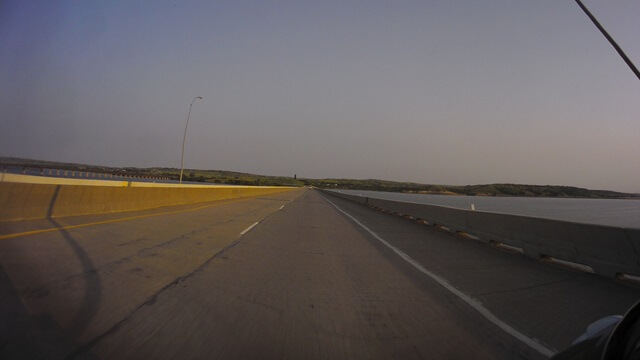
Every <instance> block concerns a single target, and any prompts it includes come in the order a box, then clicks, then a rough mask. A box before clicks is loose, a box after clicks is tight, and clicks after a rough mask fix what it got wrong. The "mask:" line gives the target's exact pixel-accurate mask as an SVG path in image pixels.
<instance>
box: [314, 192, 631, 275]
mask: <svg viewBox="0 0 640 360" xmlns="http://www.w3.org/2000/svg"><path fill="white" fill-rule="evenodd" d="M323 192H324V193H325V194H328V195H332V196H336V197H340V198H343V199H347V200H351V201H354V202H357V203H360V204H364V205H369V206H372V207H376V208H380V209H383V210H387V211H391V212H394V213H398V214H402V215H408V216H412V217H414V218H416V219H421V220H425V221H427V222H428V223H429V224H431V225H440V226H444V227H446V228H448V229H450V231H453V232H464V233H467V234H470V235H473V236H475V237H477V238H478V239H479V240H480V241H483V242H487V243H498V244H506V245H509V246H511V247H516V248H519V249H521V250H522V251H523V253H524V254H525V255H526V256H529V257H531V258H535V259H548V258H551V259H556V260H562V261H568V262H571V263H576V264H580V265H587V266H589V267H590V268H591V269H592V270H593V271H594V272H595V273H597V274H600V275H603V276H607V277H621V276H625V275H631V276H635V277H640V229H625V228H617V227H611V226H603V225H590V224H582V223H573V222H568V221H561V220H551V219H542V218H534V217H527V216H519V215H507V214H498V213H490V212H482V211H472V210H462V209H454V208H449V207H444V206H436V205H425V204H415V203H404V202H400V201H392V200H382V199H374V198H367V197H362V196H355V195H347V194H342V193H338V192H335V191H326V190H325V191H323Z"/></svg>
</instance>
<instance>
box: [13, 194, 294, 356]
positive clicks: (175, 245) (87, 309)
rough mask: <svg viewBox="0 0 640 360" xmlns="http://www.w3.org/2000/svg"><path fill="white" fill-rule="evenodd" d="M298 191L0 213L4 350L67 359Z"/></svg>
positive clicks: (288, 200)
mask: <svg viewBox="0 0 640 360" xmlns="http://www.w3.org/2000/svg"><path fill="white" fill-rule="evenodd" d="M302 191H303V190H302V189H301V190H296V191H291V192H286V193H280V194H274V195H268V196H261V197H257V198H249V199H235V200H225V201H218V202H212V203H204V204H193V205H183V206H174V207H166V208H158V209H153V210H147V211H136V212H123V213H111V214H103V215H91V216H77V217H68V218H58V219H43V220H36V221H8V222H0V343H1V344H0V345H1V346H0V358H3V359H4V358H7V359H9V358H51V359H58V358H65V357H66V356H68V355H69V354H70V353H71V352H73V351H74V350H75V349H77V348H78V347H79V346H80V345H82V344H85V343H87V342H89V341H91V340H92V339H95V338H96V337H98V336H100V335H101V334H103V333H105V332H106V331H108V330H109V329H111V328H112V327H113V326H114V325H115V324H117V323H118V322H119V321H121V320H122V319H123V318H126V317H127V316H128V315H129V314H130V313H132V312H133V311H135V309H136V308H138V307H139V306H141V305H142V304H144V303H146V302H148V301H150V299H152V298H153V297H154V296H155V295H156V294H157V293H158V292H159V291H162V289H164V288H166V287H167V286H170V285H171V284H172V283H173V282H175V281H176V280H178V279H180V278H181V277H184V276H188V275H189V274H191V273H192V272H193V271H195V270H196V269H197V268H199V267H200V266H202V265H203V264H205V263H206V262H207V261H209V260H210V259H211V258H212V257H214V256H215V255H216V254H217V253H219V252H220V251H221V250H222V249H224V248H225V247H227V246H229V245H230V244H233V242H234V241H235V240H236V239H238V238H239V237H240V236H241V235H240V233H241V232H242V231H243V230H244V229H246V228H247V227H248V226H250V225H252V224H254V223H255V222H258V221H262V220H263V219H265V218H266V217H268V216H269V215H270V214H272V213H274V212H277V211H278V209H279V208H280V207H281V206H283V205H286V204H288V203H289V202H290V201H291V200H292V199H294V198H295V197H296V196H299V195H300V193H301V192H302ZM55 228H57V230H56V231H48V230H51V229H55ZM34 232H35V233H34Z"/></svg>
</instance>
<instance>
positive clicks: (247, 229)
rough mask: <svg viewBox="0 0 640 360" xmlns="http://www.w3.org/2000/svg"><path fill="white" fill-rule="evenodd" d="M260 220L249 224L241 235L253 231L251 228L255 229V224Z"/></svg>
mask: <svg viewBox="0 0 640 360" xmlns="http://www.w3.org/2000/svg"><path fill="white" fill-rule="evenodd" d="M258 223H259V221H256V222H255V223H253V225H251V226H249V227H248V228H246V229H244V230H243V231H242V232H241V233H240V235H244V234H246V233H248V232H249V231H251V229H253V227H254V226H256V225H258Z"/></svg>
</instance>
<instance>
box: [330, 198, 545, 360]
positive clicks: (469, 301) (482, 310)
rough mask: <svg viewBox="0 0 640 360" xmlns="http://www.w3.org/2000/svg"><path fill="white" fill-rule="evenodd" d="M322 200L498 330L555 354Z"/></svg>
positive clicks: (348, 215)
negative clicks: (460, 300)
mask: <svg viewBox="0 0 640 360" xmlns="http://www.w3.org/2000/svg"><path fill="white" fill-rule="evenodd" d="M322 198H323V199H324V200H325V201H326V202H328V203H329V204H331V205H333V207H335V208H336V209H337V210H338V211H340V212H341V213H343V214H344V215H346V216H347V217H349V218H350V219H351V220H353V221H354V222H355V223H356V224H358V225H359V226H360V227H361V228H363V229H365V230H366V231H367V232H368V233H369V234H371V236H373V237H374V238H376V239H377V240H378V241H380V242H381V243H383V244H384V245H385V246H387V247H388V248H389V249H391V250H393V252H395V253H396V254H398V255H399V256H400V257H401V258H402V259H403V260H404V261H406V262H408V263H409V264H411V265H413V267H415V268H416V269H418V270H419V271H420V272H421V273H423V274H425V275H427V276H429V277H430V278H432V279H433V280H435V281H436V282H437V283H438V284H440V285H442V286H443V287H444V288H445V289H447V290H449V291H450V292H451V293H453V294H455V295H456V296H457V297H459V298H460V299H462V301H464V302H466V303H467V304H469V305H470V306H471V307H472V308H474V309H476V310H477V311H478V312H479V313H480V314H481V315H482V316H484V317H485V318H486V319H487V320H489V321H491V322H492V323H493V324H495V325H497V326H498V327H499V328H501V329H502V330H504V331H505V332H506V333H507V334H509V335H511V336H513V337H514V338H516V339H518V340H520V341H522V342H523V343H525V344H526V345H527V346H529V347H530V348H532V349H534V350H536V351H537V352H539V353H541V354H542V355H545V356H548V357H551V356H553V355H555V354H556V352H555V351H554V350H552V349H549V348H548V347H546V346H544V345H542V344H541V343H539V342H538V341H536V340H534V339H532V338H530V337H528V336H526V335H524V334H523V333H521V332H519V331H518V330H516V329H514V328H513V327H511V326H510V325H508V324H507V323H505V322H504V321H502V320H500V319H499V318H498V317H497V316H495V315H494V314H493V313H491V311H489V310H487V308H485V307H484V306H482V304H480V302H479V301H478V300H476V299H474V298H472V297H471V296H469V295H466V294H464V293H463V292H462V291H460V290H458V289H457V288H455V287H454V286H453V285H451V284H449V282H448V281H447V280H445V279H444V278H441V277H440V276H438V275H436V274H434V273H432V272H431V271H429V270H427V269H425V268H424V267H423V266H422V265H420V263H418V262H417V261H415V260H413V259H412V258H411V257H410V256H409V255H407V254H405V253H404V252H403V251H402V250H400V249H397V248H395V247H394V246H393V245H391V244H389V243H388V242H387V241H386V240H384V239H383V238H381V237H380V236H378V234H376V233H375V232H373V231H372V230H371V229H369V228H368V227H366V226H365V225H363V224H362V223H361V222H360V221H358V220H357V219H356V218H354V217H353V216H351V215H350V214H348V213H347V212H346V211H344V210H342V209H340V208H339V207H338V206H337V205H336V204H334V203H332V202H331V201H329V200H327V199H326V198H325V197H324V196H322Z"/></svg>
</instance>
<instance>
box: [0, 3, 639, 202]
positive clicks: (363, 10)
mask: <svg viewBox="0 0 640 360" xmlns="http://www.w3.org/2000/svg"><path fill="white" fill-rule="evenodd" d="M585 4H586V5H587V6H588V7H589V8H590V9H591V10H592V12H593V13H594V14H595V15H596V17H598V18H599V19H600V21H601V23H602V24H603V25H604V26H605V28H607V30H609V32H610V33H611V34H612V36H613V37H614V38H615V39H616V40H617V41H618V42H619V44H620V45H621V46H622V47H623V49H625V51H626V52H627V54H628V55H629V56H630V57H631V59H633V60H634V62H635V63H636V64H637V65H640V41H639V40H638V39H639V38H640V21H638V19H640V1H637V0H618V1H595V0H585ZM195 96H203V97H204V101H202V102H196V103H195V104H194V106H193V112H192V114H191V120H190V123H189V133H188V135H187V149H186V154H185V167H187V168H201V169H222V170H233V171H241V172H251V173H258V174H266V175H289V176H293V174H297V175H298V176H299V177H312V178H318V177H341V178H379V179H388V180H400V181H414V182H421V183H439V184H480V183H494V182H511V183H527V184H542V185H543V184H557V185H573V186H580V187H587V188H591V189H611V190H620V191H632V192H640V161H639V160H638V159H639V158H640V81H638V79H637V78H636V77H635V76H634V75H633V73H632V72H631V71H630V70H629V68H628V67H627V66H626V64H624V62H623V61H622V60H621V59H620V58H619V56H618V54H616V53H615V51H614V50H613V48H612V47H611V46H610V45H609V43H608V42H607V41H606V40H605V39H604V37H603V36H602V35H601V34H600V33H599V32H598V30H597V29H596V28H595V27H594V26H593V24H592V23H591V22H590V21H589V20H588V18H587V17H586V16H585V15H584V13H582V11H581V10H580V9H579V8H578V6H577V5H576V3H575V2H574V1H573V0H553V1H551V0H542V1H531V0H528V1H523V0H515V1H514V0H487V1H477V0H474V1H273V2H271V1H12V0H4V1H2V2H0V121H1V123H0V155H2V156H17V157H26V158H34V159H44V160H56V161H65V162H80V163H90V164H102V165H110V166H138V167H147V166H167V167H179V165H180V146H181V142H182V132H183V130H184V123H185V120H186V117H187V112H188V109H189V103H190V101H191V100H192V99H193V97H195Z"/></svg>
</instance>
